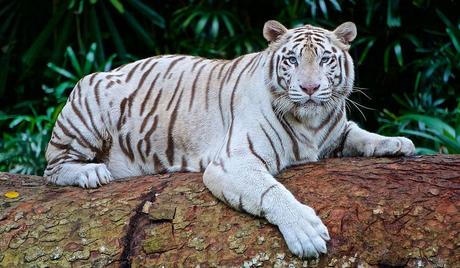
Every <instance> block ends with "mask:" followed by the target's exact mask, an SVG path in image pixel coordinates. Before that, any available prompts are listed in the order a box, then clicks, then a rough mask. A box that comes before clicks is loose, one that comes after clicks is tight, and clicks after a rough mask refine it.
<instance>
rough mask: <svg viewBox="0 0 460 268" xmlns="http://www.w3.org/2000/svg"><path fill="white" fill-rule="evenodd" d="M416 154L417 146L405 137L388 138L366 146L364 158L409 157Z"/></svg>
mask: <svg viewBox="0 0 460 268" xmlns="http://www.w3.org/2000/svg"><path fill="white" fill-rule="evenodd" d="M414 154H415V146H414V143H412V141H411V140H409V139H408V138H405V137H386V138H383V139H380V140H377V141H375V142H373V143H369V144H366V145H365V148H364V156H407V155H414Z"/></svg>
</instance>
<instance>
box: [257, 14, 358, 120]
mask: <svg viewBox="0 0 460 268" xmlns="http://www.w3.org/2000/svg"><path fill="white" fill-rule="evenodd" d="M263 35H264V37H265V39H267V41H269V43H270V44H269V48H268V50H269V51H270V52H271V54H270V55H272V58H271V59H270V62H269V64H268V78H267V79H268V82H269V83H270V84H271V88H272V92H273V94H274V95H275V104H274V105H275V106H276V108H277V109H280V110H285V111H291V112H293V113H294V114H295V115H296V116H298V117H305V116H309V115H316V114H318V113H322V112H324V110H325V109H334V108H337V105H339V104H340V103H342V102H343V101H344V100H345V99H346V98H347V97H348V96H349V95H350V93H351V91H352V88H353V82H354V67H353V60H352V58H351V56H350V55H349V53H348V50H349V48H350V43H351V42H352V41H353V40H354V39H355V37H356V26H355V24H354V23H352V22H345V23H343V24H341V25H340V26H338V27H337V28H336V29H335V30H334V31H328V30H325V29H323V28H318V27H314V26H311V25H305V26H301V27H298V28H294V29H289V30H288V29H286V27H284V26H283V25H282V24H281V23H279V22H277V21H273V20H270V21H267V22H266V23H265V25H264V30H263Z"/></svg>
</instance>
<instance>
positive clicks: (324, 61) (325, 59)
mask: <svg viewBox="0 0 460 268" xmlns="http://www.w3.org/2000/svg"><path fill="white" fill-rule="evenodd" d="M330 58H331V57H328V56H324V57H322V58H321V63H326V62H328V61H329V59H330Z"/></svg>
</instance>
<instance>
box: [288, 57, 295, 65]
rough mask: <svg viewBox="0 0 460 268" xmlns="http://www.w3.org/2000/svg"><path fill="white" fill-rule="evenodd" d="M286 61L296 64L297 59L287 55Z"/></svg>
mask: <svg viewBox="0 0 460 268" xmlns="http://www.w3.org/2000/svg"><path fill="white" fill-rule="evenodd" d="M288 61H289V62H290V63H291V64H296V65H297V59H296V58H295V57H289V58H288Z"/></svg>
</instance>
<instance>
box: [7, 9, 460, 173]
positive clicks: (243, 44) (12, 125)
mask: <svg viewBox="0 0 460 268" xmlns="http://www.w3.org/2000/svg"><path fill="white" fill-rule="evenodd" d="M459 9H460V4H459V3H457V2H455V1H441V2H440V1H438V2H435V1H431V0H413V1H400V0H388V1H378V0H363V1H356V0H329V1H327V0H276V1H271V2H270V1H268V2H267V1H266V2H263V5H261V2H260V1H234V0H225V1H218V0H186V1H146V0H110V1H107V0H55V1H45V2H43V3H41V2H40V4H37V3H36V2H34V1H27V0H15V1H8V0H0V21H1V22H2V23H1V24H0V44H1V46H0V66H1V67H0V68H1V70H0V107H1V108H0V129H1V130H2V134H1V139H0V170H12V171H14V172H21V173H36V174H40V173H41V171H42V169H43V166H44V164H45V163H44V148H45V146H46V142H47V140H48V139H49V135H50V132H51V128H52V125H53V123H54V121H55V119H56V116H57V114H58V113H59V111H60V109H61V108H62V105H63V104H64V102H65V100H66V98H67V96H68V94H69V92H70V89H71V88H73V86H74V85H75V83H76V82H77V81H78V80H79V79H80V78H81V77H83V76H84V75H86V74H88V73H91V72H94V71H104V70H109V69H111V67H112V65H119V64H122V63H126V62H130V61H133V60H135V59H138V58H145V57H148V56H152V55H156V54H170V53H181V54H193V55H200V56H205V57H215V58H233V57H235V56H238V55H241V54H244V53H249V52H254V51H258V50H262V49H264V48H265V47H266V41H265V40H264V39H263V37H262V27H263V24H264V22H265V21H267V20H269V19H277V20H279V21H281V22H282V23H283V24H285V25H286V26H288V27H295V26H299V25H303V24H307V23H308V24H313V25H319V26H322V27H326V28H329V29H333V28H334V27H336V26H337V25H339V24H340V23H342V22H345V21H348V20H352V21H354V22H355V23H356V25H357V28H358V37H357V39H356V40H355V41H354V42H353V44H352V47H351V49H350V53H351V55H352V56H353V58H354V60H355V65H356V68H355V71H356V82H355V84H356V86H357V87H356V91H358V92H359V91H361V90H362V87H365V88H368V90H366V94H367V95H369V96H370V97H371V98H372V100H367V99H365V98H364V96H360V95H359V94H355V95H354V96H352V98H353V101H354V102H357V103H361V104H363V105H365V106H370V107H372V108H374V109H373V110H370V111H366V117H367V121H366V122H362V120H363V119H361V117H360V116H357V111H352V113H351V118H352V119H354V120H356V121H361V122H360V123H361V124H362V125H365V127H366V128H367V129H370V130H376V129H379V131H380V132H381V133H383V134H387V135H407V136H410V137H411V138H413V139H414V140H415V143H416V145H417V147H418V150H419V152H421V153H426V152H431V153H432V152H443V153H456V152H457V153H458V152H459V151H458V140H459V138H458V135H459V132H460V131H459V125H460V124H459V122H460V120H459V119H458V118H459V117H460V116H459V111H458V109H459V108H458V105H459V100H458V99H459V98H458V97H459V88H460V81H459V76H460V19H459V16H458V14H457V13H458V12H457V10H459ZM96 47H97V49H96ZM115 54H116V55H118V56H117V57H116V58H115V56H114V55H115ZM108 55H113V56H108ZM115 60H116V62H115ZM47 85H50V86H47ZM40 89H42V90H40ZM357 105H358V106H359V104H357ZM378 111H383V112H381V113H378ZM452 130H455V131H454V132H453V131H452Z"/></svg>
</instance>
